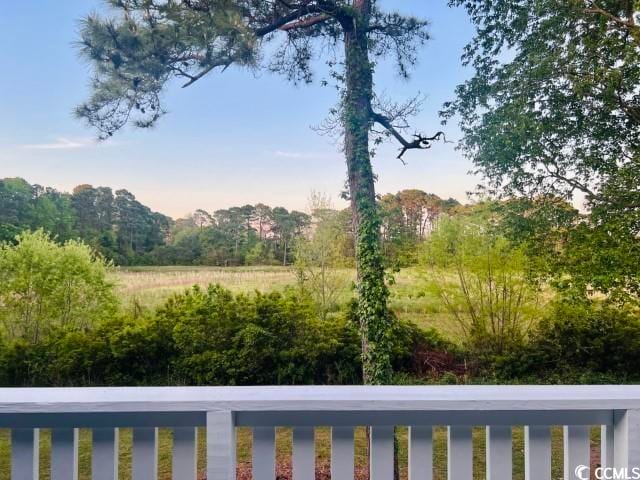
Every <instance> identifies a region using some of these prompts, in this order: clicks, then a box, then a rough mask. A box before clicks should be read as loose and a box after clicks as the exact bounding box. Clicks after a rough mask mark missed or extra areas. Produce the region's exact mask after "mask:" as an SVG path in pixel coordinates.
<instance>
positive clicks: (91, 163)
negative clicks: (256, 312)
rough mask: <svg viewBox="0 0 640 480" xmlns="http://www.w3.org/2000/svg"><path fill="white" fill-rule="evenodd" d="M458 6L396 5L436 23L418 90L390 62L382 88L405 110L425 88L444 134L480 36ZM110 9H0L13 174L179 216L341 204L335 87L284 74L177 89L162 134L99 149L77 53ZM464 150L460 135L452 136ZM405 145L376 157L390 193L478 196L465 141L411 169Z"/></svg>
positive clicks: (3, 152) (62, 5) (429, 124)
mask: <svg viewBox="0 0 640 480" xmlns="http://www.w3.org/2000/svg"><path fill="white" fill-rule="evenodd" d="M446 3H447V1H446V0H386V1H384V2H383V4H386V6H387V7H388V8H391V9H399V10H401V11H403V12H406V13H412V14H415V15H418V16H421V17H424V18H427V19H429V20H430V21H431V22H432V25H431V34H432V40H431V41H430V42H429V43H428V45H427V46H426V47H425V48H424V49H423V50H422V52H421V54H420V63H419V65H418V67H417V69H416V70H415V72H414V74H413V77H412V79H411V80H410V81H409V82H405V81H403V80H400V79H399V78H398V77H397V76H396V75H395V74H394V72H393V70H392V68H391V67H390V65H381V66H380V68H379V69H378V72H377V75H376V86H377V90H378V91H385V92H386V93H387V94H388V95H390V96H393V97H395V98H397V99H399V100H402V99H406V98H409V97H411V96H412V95H414V94H415V93H416V92H418V91H420V92H422V93H423V94H425V95H426V101H425V103H424V107H423V111H422V113H421V114H420V115H419V116H418V117H417V118H415V119H414V121H413V122H412V123H413V125H415V128H416V130H417V131H424V132H427V133H428V132H434V131H437V130H439V129H440V125H439V118H438V115H437V112H438V110H439V109H440V107H441V105H442V103H443V102H444V101H446V100H450V99H451V98H452V97H453V92H454V88H455V85H457V84H458V83H460V82H462V81H464V80H465V78H466V77H467V76H468V75H469V72H468V71H466V70H465V69H463V68H462V67H461V65H460V54H461V52H462V48H463V46H464V45H465V43H466V42H467V41H468V40H469V39H470V37H471V35H472V33H473V31H472V27H471V25H470V24H469V22H468V19H467V17H466V14H465V13H464V12H463V11H462V10H459V9H451V8H449V7H447V5H446ZM100 9H102V3H101V1H99V0H64V1H60V0H24V1H21V2H7V3H6V4H5V5H3V6H2V12H1V13H0V45H2V49H0V65H2V75H0V92H2V94H1V95H0V112H2V114H1V115H0V177H7V176H9V177H12V176H21V177H24V178H26V179H27V180H28V181H30V182H32V183H39V184H42V185H48V186H53V187H56V188H58V189H61V190H67V191H68V190H71V189H72V188H73V187H74V186H75V185H77V184H80V183H91V184H93V185H107V186H111V187H114V188H116V189H117V188H126V189H128V190H130V191H131V192H133V193H134V194H135V195H136V196H137V197H138V199H140V200H141V201H142V202H144V203H146V204H147V205H149V206H151V207H152V208H153V209H155V210H158V211H161V212H163V213H166V214H169V215H172V216H174V217H178V216H182V215H184V214H186V213H188V212H190V211H193V210H195V209H196V208H204V209H207V210H215V209H218V208H224V207H228V206H231V205H241V204H246V203H257V202H263V203H267V204H270V205H273V206H275V205H282V206H285V207H287V208H296V209H305V207H306V205H307V198H308V197H309V194H310V192H311V191H312V190H315V191H319V192H324V193H326V194H328V195H330V196H332V197H333V198H334V202H335V203H336V205H337V206H340V205H341V203H340V200H339V199H338V194H339V192H340V191H341V189H342V187H343V184H344V179H345V165H344V160H343V159H342V157H341V154H340V152H339V150H338V148H337V147H336V145H335V144H334V143H333V141H331V140H330V139H328V138H326V137H322V136H319V135H318V134H317V133H315V132H314V131H313V130H312V129H311V128H310V127H311V126H312V125H315V124H318V123H320V122H321V121H322V120H323V119H324V118H325V117H326V113H327V111H328V109H329V108H330V107H331V106H332V105H334V103H335V100H336V99H335V91H334V90H332V89H331V88H324V87H321V86H319V85H311V86H304V85H303V86H300V87H294V86H292V85H291V84H289V83H287V82H286V80H285V79H283V78H282V77H279V76H276V75H271V74H268V73H262V74H259V75H257V76H256V75H253V74H251V73H249V72H247V71H243V70H236V69H233V68H231V69H229V70H227V72H225V73H224V74H217V73H214V74H212V75H210V76H208V77H206V78H205V79H203V80H201V81H200V82H198V83H197V84H195V85H193V86H192V87H190V88H188V89H184V90H183V89H179V88H172V89H169V90H168V91H167V92H166V94H165V97H164V100H165V106H166V107H167V109H168V110H169V112H170V113H169V114H168V115H166V116H165V117H164V118H163V119H162V120H161V121H160V123H159V124H158V125H157V126H156V127H155V128H154V129H152V130H134V129H131V128H128V129H127V130H126V131H124V132H122V133H120V134H118V135H117V136H116V137H115V138H114V139H113V140H110V141H108V142H103V143H100V144H97V143H96V142H95V141H94V137H95V132H94V131H92V130H90V129H89V128H87V127H86V126H85V125H84V124H82V123H81V122H79V121H78V120H76V119H75V118H74V117H73V116H72V110H73V108H74V106H76V105H77V104H78V103H80V102H82V100H83V99H84V98H85V97H86V96H87V94H88V89H87V85H88V81H89V78H90V70H89V66H88V65H87V64H86V63H84V62H83V61H82V60H81V59H80V58H79V57H78V54H77V52H76V50H75V49H74V47H73V42H74V41H75V40H76V38H77V30H78V20H79V19H81V18H82V17H83V16H84V15H86V14H87V13H89V12H92V11H98V10H100ZM447 134H448V136H449V138H451V139H454V140H458V139H459V138H460V133H459V131H458V129H457V127H456V126H454V125H449V126H447ZM396 154H397V147H396V145H395V144H393V145H389V146H386V147H384V148H382V149H381V150H380V151H379V153H378V155H377V156H376V158H375V159H374V169H375V171H376V173H377V174H378V176H379V181H378V184H377V189H378V191H379V192H381V193H386V192H396V191H398V190H401V189H404V188H420V189H423V190H426V191H429V192H433V193H436V194H438V195H440V196H444V197H449V196H453V197H455V198H458V199H459V200H465V192H466V191H468V190H470V189H472V188H473V186H474V185H475V183H476V180H475V179H474V178H473V177H471V176H469V175H467V172H468V170H469V169H470V168H471V165H470V163H469V162H468V161H467V160H465V159H464V158H463V157H462V155H461V153H460V152H457V151H455V150H454V148H453V146H452V145H442V144H438V145H435V146H434V147H433V149H432V150H429V151H425V152H418V151H412V152H409V153H408V154H407V155H406V157H405V159H406V160H407V162H408V165H406V166H403V165H402V164H401V163H400V161H398V160H397V159H396V158H395V157H396Z"/></svg>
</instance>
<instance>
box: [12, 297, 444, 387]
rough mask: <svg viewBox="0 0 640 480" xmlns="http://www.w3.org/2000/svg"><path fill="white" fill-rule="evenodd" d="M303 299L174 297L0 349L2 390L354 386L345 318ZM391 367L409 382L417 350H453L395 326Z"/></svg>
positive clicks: (353, 332)
mask: <svg viewBox="0 0 640 480" xmlns="http://www.w3.org/2000/svg"><path fill="white" fill-rule="evenodd" d="M316 312H317V309H316V307H315V305H314V304H313V303H312V301H311V300H310V299H309V298H308V297H307V296H305V295H304V294H302V293H300V292H298V291H294V290H291V291H287V292H284V293H269V294H261V293H256V294H252V295H246V294H239V295H234V294H232V293H231V292H229V291H228V290H225V289H223V288H222V287H219V286H211V287H209V288H208V289H201V288H198V287H194V288H192V289H190V290H188V291H186V292H184V293H181V294H178V295H175V296H173V297H172V298H171V299H169V300H168V301H167V302H166V303H165V304H164V305H162V306H161V307H160V308H158V309H157V310H156V312H155V313H154V314H153V315H148V316H143V317H142V318H132V317H127V316H121V317H118V318H115V319H112V320H109V321H107V322H102V323H100V324H99V325H97V326H96V327H95V328H94V329H92V330H90V331H85V332H79V331H64V330H62V329H57V330H54V331H53V332H52V333H51V334H50V335H48V336H47V337H46V338H44V339H42V340H39V341H37V342H29V343H27V342H25V341H12V342H5V343H4V344H3V343H1V342H0V384H2V385H3V386H91V385H268V384H274V385H275V384H279V385H288V384H357V383H359V382H360V379H361V363H360V340H359V336H358V333H357V328H356V326H355V325H354V323H353V322H352V321H351V320H350V319H349V316H348V315H344V316H336V317H331V318H329V319H327V320H319V319H318V318H317V314H316ZM393 338H394V345H393V362H394V366H395V368H396V369H397V370H398V371H404V372H408V373H412V372H413V371H414V370H415V365H414V361H413V360H414V358H416V352H418V351H423V352H424V351H431V350H434V351H439V352H444V351H446V350H447V349H451V348H452V347H451V346H450V344H449V343H448V342H446V341H445V340H444V339H443V338H442V337H441V336H439V335H438V334H437V333H435V332H434V331H427V332H424V331H422V330H420V329H418V328H417V327H415V326H413V325H411V324H407V323H404V322H397V323H396V325H395V327H394V332H393Z"/></svg>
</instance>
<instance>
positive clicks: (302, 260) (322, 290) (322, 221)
mask: <svg viewBox="0 0 640 480" xmlns="http://www.w3.org/2000/svg"><path fill="white" fill-rule="evenodd" d="M309 203H310V207H311V212H312V215H311V222H310V225H309V229H308V230H309V231H308V232H306V234H305V235H302V236H300V237H298V239H297V240H296V242H295V263H294V270H295V272H296V276H297V278H298V284H299V286H300V287H301V289H302V290H303V291H305V292H308V293H309V294H310V295H311V297H312V298H313V300H314V301H315V303H316V305H317V306H318V311H319V314H320V317H321V318H322V319H324V320H326V319H327V316H328V314H329V313H330V312H331V311H334V310H336V308H337V306H338V300H339V298H338V295H339V292H340V291H341V290H343V289H344V288H345V286H346V284H348V282H349V281H350V279H349V277H348V276H346V275H345V274H344V272H341V271H340V270H339V268H340V267H344V266H345V264H346V259H345V258H344V256H343V252H342V246H343V244H344V242H345V238H346V237H347V232H345V229H344V225H343V224H342V222H341V219H340V212H338V211H336V210H334V209H333V208H332V205H331V200H330V199H329V198H328V197H326V196H324V195H321V194H317V193H313V194H312V195H311V198H310V202H309Z"/></svg>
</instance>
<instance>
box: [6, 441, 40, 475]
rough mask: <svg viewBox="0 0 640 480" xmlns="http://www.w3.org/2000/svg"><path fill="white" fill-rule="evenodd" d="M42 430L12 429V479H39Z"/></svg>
mask: <svg viewBox="0 0 640 480" xmlns="http://www.w3.org/2000/svg"><path fill="white" fill-rule="evenodd" d="M39 454H40V430H38V429H37V428H35V429H34V428H16V429H14V430H12V431H11V480H38V477H39V467H40V463H39Z"/></svg>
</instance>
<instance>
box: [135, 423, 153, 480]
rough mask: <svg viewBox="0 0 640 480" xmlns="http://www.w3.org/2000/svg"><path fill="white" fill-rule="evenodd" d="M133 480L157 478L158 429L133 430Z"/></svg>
mask: <svg viewBox="0 0 640 480" xmlns="http://www.w3.org/2000/svg"><path fill="white" fill-rule="evenodd" d="M132 463H133V480H156V479H157V478H158V429H157V428H147V427H145V428H134V429H133V459H132Z"/></svg>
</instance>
